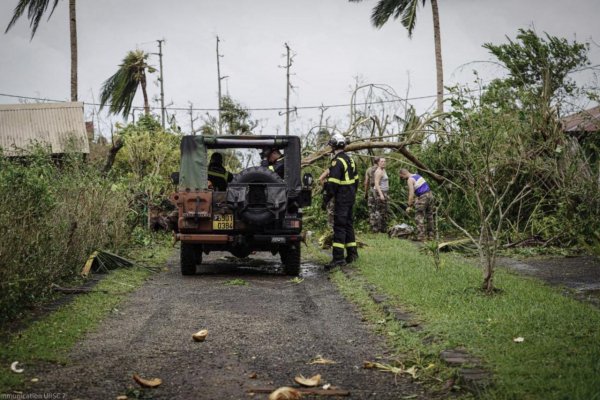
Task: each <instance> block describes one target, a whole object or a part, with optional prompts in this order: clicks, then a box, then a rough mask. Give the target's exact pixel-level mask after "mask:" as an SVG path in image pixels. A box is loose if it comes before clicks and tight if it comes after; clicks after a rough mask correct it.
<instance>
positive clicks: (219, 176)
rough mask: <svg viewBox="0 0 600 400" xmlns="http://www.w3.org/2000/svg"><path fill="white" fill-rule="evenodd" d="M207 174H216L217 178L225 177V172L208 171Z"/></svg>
mask: <svg viewBox="0 0 600 400" xmlns="http://www.w3.org/2000/svg"><path fill="white" fill-rule="evenodd" d="M208 175H210V176H216V177H217V178H223V179H227V173H225V174H221V173H219V172H214V171H208Z"/></svg>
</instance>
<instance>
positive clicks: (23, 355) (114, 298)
mask: <svg viewBox="0 0 600 400" xmlns="http://www.w3.org/2000/svg"><path fill="white" fill-rule="evenodd" d="M172 252H173V250H172V249H171V248H170V247H169V246H167V245H166V243H165V242H164V241H162V243H161V242H159V243H154V245H153V246H151V247H150V248H149V249H136V250H134V251H132V252H131V254H130V257H132V258H133V259H135V260H136V261H137V262H138V263H140V264H145V265H156V266H158V265H161V264H164V263H165V262H166V260H167V258H168V257H169V256H170V254H172ZM151 274H152V271H151V270H150V269H149V268H144V267H132V268H127V269H119V270H114V271H112V272H111V273H110V274H108V275H107V276H106V277H105V278H104V279H102V280H101V281H100V282H98V284H97V285H95V286H94V288H93V292H92V293H88V294H81V295H77V297H76V298H75V299H74V300H73V301H71V302H69V303H68V304H66V305H64V306H62V307H60V308H59V309H58V310H57V311H55V312H52V313H50V314H49V315H47V316H45V317H43V318H42V319H40V320H37V321H35V322H32V323H31V324H29V326H28V327H27V328H25V329H24V330H23V331H21V332H18V333H16V334H13V336H12V337H10V338H9V339H8V340H3V344H2V347H1V348H0V362H1V364H2V365H10V364H11V363H12V362H13V361H19V366H20V367H24V368H25V372H24V373H23V374H15V373H13V372H11V371H10V369H8V368H0V393H6V392H7V391H8V390H10V389H14V388H17V387H21V386H23V384H24V383H25V382H26V380H29V379H31V378H32V376H31V374H28V371H27V370H28V368H30V367H31V366H33V365H35V364H37V363H40V362H50V363H60V364H64V363H67V362H68V352H69V350H70V349H71V348H72V347H73V345H75V343H76V342H77V341H79V340H80V339H81V338H82V337H83V335H84V334H85V333H86V332H89V331H92V330H93V329H94V328H96V326H98V324H99V323H100V322H101V321H102V319H103V318H104V317H105V316H106V315H108V314H109V313H110V312H111V311H112V310H114V309H115V308H116V307H117V306H118V304H119V303H120V302H121V300H123V299H124V298H125V297H126V296H127V294H128V293H130V292H132V291H133V290H135V289H136V288H138V287H139V286H141V285H142V284H143V282H144V281H145V280H146V279H147V278H148V277H149V276H150V275H151ZM105 292H106V293H105Z"/></svg>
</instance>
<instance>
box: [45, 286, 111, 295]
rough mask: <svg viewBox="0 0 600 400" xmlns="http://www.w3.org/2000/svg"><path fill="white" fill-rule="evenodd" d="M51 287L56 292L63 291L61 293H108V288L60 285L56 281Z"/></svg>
mask: <svg viewBox="0 0 600 400" xmlns="http://www.w3.org/2000/svg"><path fill="white" fill-rule="evenodd" d="M51 287H52V290H53V291H55V292H61V293H66V294H78V293H94V292H102V293H108V291H107V290H98V289H94V288H89V287H84V286H81V287H74V288H67V287H62V286H58V285H57V284H56V283H53V284H52V285H51Z"/></svg>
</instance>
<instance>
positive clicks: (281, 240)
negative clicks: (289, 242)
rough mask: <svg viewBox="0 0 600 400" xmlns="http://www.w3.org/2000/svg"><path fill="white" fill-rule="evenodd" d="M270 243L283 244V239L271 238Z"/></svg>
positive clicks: (278, 237)
mask: <svg viewBox="0 0 600 400" xmlns="http://www.w3.org/2000/svg"><path fill="white" fill-rule="evenodd" d="M271 243H285V238H284V237H280V236H274V237H272V238H271Z"/></svg>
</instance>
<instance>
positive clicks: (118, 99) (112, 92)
mask: <svg viewBox="0 0 600 400" xmlns="http://www.w3.org/2000/svg"><path fill="white" fill-rule="evenodd" d="M148 56H149V55H148V54H146V53H144V52H143V51H142V50H134V51H130V52H129V53H127V55H126V56H125V58H124V59H123V62H122V63H121V64H120V65H119V69H118V70H117V72H115V74H114V75H112V76H111V77H110V78H108V79H107V80H106V81H105V82H104V84H103V85H102V91H101V93H100V108H104V107H105V106H106V105H108V106H109V108H108V109H109V112H110V113H112V114H121V115H123V117H127V115H129V112H130V111H131V107H132V105H133V100H134V99H135V95H136V93H137V89H138V87H139V86H140V83H141V82H142V80H144V79H145V75H146V71H148V72H153V71H154V68H152V67H150V66H149V65H148V63H147V59H148Z"/></svg>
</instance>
